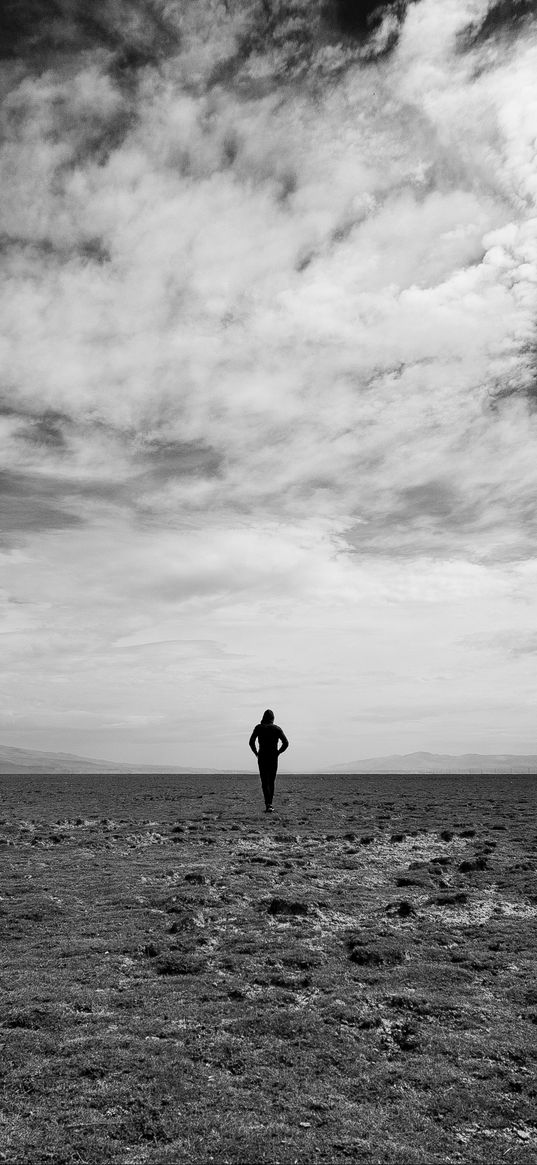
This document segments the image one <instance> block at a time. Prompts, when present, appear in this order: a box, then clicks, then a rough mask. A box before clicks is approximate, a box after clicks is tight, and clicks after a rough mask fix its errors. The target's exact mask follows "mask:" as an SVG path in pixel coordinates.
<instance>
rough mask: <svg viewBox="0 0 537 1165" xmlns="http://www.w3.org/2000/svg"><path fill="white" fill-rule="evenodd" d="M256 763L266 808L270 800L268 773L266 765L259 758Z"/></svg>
mask: <svg viewBox="0 0 537 1165" xmlns="http://www.w3.org/2000/svg"><path fill="white" fill-rule="evenodd" d="M257 763H258V765H259V776H260V777H261V788H262V789H263V796H264V798H265V809H268V807H269V805H270V802H271V798H270V790H269V775H268V772H267V765H266V764H263V763H262V761H261V760H258V762H257Z"/></svg>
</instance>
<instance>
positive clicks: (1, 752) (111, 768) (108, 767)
mask: <svg viewBox="0 0 537 1165" xmlns="http://www.w3.org/2000/svg"><path fill="white" fill-rule="evenodd" d="M304 771H305V770H304ZM308 771H309V772H312V773H317V774H318V775H319V776H320V775H322V774H330V773H332V774H334V776H338V775H341V776H343V775H345V774H348V775H349V776H351V775H353V774H354V773H356V775H360V774H364V775H365V774H367V773H371V774H375V773H394V774H401V775H405V774H409V775H410V774H412V773H415V774H419V773H423V774H427V773H430V774H434V773H438V774H441V773H459V774H464V773H468V774H471V773H481V772H482V773H487V772H490V773H506V774H509V773H513V774H514V773H517V772H524V773H528V772H530V773H536V774H537V754H535V753H478V752H468V753H461V754H459V755H454V754H452V753H433V752H424V751H421V752H410V753H403V754H400V753H394V754H392V755H390V756H376V757H366V758H365V759H364V760H358V761H347V762H345V763H343V764H337V765H324V766H323V767H322V768H320V769H310V770H308ZM230 772H233V773H242V774H245V773H247V772H249V770H246V769H215V768H209V767H207V768H199V767H198V768H191V767H188V766H185V765H135V764H129V763H125V762H123V763H121V762H116V761H107V760H100V759H96V758H94V757H81V756H77V755H76V754H75V753H69V752H44V751H40V750H36V749H29V748H15V747H12V746H11V745H4V744H0V774H4V775H6V774H11V775H16V774H17V773H20V774H24V773H28V774H30V773H36V774H39V773H42V774H50V775H53V774H55V773H58V774H60V773H67V774H68V773H73V774H75V773H79V774H83V773H88V774H90V775H91V774H92V773H94V774H95V775H97V774H99V773H111V774H113V773H117V774H118V775H121V774H122V773H123V774H125V775H128V774H129V773H131V774H133V773H147V774H148V775H150V774H151V773H153V774H158V773H169V774H173V773H177V774H178V775H180V774H181V773H185V774H192V775H196V774H199V775H202V774H204V773H207V774H209V775H210V774H215V775H217V774H222V775H225V774H226V773H230ZM291 774H292V770H290V775H291ZM297 775H299V774H298V773H297Z"/></svg>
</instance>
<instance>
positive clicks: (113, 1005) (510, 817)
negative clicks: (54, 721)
mask: <svg viewBox="0 0 537 1165" xmlns="http://www.w3.org/2000/svg"><path fill="white" fill-rule="evenodd" d="M536 791H537V781H536V779H535V778H534V777H528V776H520V777H499V776H490V777H487V776H485V775H483V776H479V777H429V778H427V777H409V776H405V777H374V778H373V777H357V778H356V777H355V778H353V777H347V776H345V777H342V776H338V777H290V776H281V777H280V778H279V781H278V785H277V796H276V801H275V807H276V812H275V813H274V814H273V815H272V816H268V815H265V814H264V812H263V811H262V810H263V804H262V797H261V790H260V787H259V781H258V779H257V778H255V777H252V778H249V777H242V776H240V777H239V776H220V777H203V778H200V777H182V776H181V777H179V776H162V777H148V776H144V777H130V776H125V777H118V776H106V777H99V778H96V777H86V776H84V777H79V776H73V777H64V776H61V777H60V776H58V777H42V776H39V777H37V776H36V777H26V776H25V777H21V776H17V777H1V778H0V798H1V800H0V862H1V867H0V868H1V880H0V933H1V944H0V965H1V977H2V997H1V1013H0V1053H1V1054H0V1077H1V1082H2V1102H1V1108H0V1161H6V1162H23V1163H25V1162H32V1165H33V1163H37V1162H45V1161H54V1162H58V1163H61V1162H66V1163H67V1162H69V1163H71V1162H91V1163H92V1165H93V1163H95V1165H96V1163H97V1162H105V1163H106V1162H118V1163H119V1162H122V1163H125V1165H134V1163H135V1162H150V1163H155V1165H156V1163H160V1162H163V1163H172V1162H180V1163H182V1162H193V1163H201V1162H206V1161H207V1162H219V1163H222V1165H223V1163H224V1162H230V1163H231V1162H233V1163H238V1162H244V1163H246V1162H253V1163H257V1162H271V1163H277V1162H282V1163H286V1165H287V1163H291V1162H299V1163H302V1162H304V1163H305V1162H310V1161H314V1162H315V1161H319V1162H325V1163H327V1162H330V1163H331V1162H334V1163H337V1162H344V1161H353V1162H368V1163H369V1162H371V1163H373V1162H379V1163H382V1165H384V1163H385V1162H386V1163H388V1162H393V1163H403V1162H405V1163H406V1162H409V1163H413V1162H423V1163H424V1165H425V1163H427V1165H434V1163H436V1162H438V1165H440V1163H442V1165H444V1163H445V1162H487V1163H488V1165H494V1163H500V1162H502V1163H503V1162H506V1161H508V1162H513V1163H522V1162H524V1163H525V1165H526V1163H528V1162H534V1161H537V1104H536V1096H537V1072H536V1064H535V1060H536V1058H537V1039H536V1036H537V1028H536V1024H537V984H536V980H535V947H536V933H537V927H536V916H537V885H536V881H535V870H536V859H537V832H536V830H537V824H536V816H535V808H536V801H537V797H536Z"/></svg>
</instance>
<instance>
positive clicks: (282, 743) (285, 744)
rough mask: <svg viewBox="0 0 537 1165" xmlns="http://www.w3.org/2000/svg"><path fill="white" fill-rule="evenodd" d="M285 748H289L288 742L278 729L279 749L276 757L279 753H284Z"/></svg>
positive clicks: (283, 733)
mask: <svg viewBox="0 0 537 1165" xmlns="http://www.w3.org/2000/svg"><path fill="white" fill-rule="evenodd" d="M286 748H289V741H288V739H287V737H286V735H285V732H282V730H281V728H280V748H279V749H278V756H279V755H280V753H281V752H285V750H286Z"/></svg>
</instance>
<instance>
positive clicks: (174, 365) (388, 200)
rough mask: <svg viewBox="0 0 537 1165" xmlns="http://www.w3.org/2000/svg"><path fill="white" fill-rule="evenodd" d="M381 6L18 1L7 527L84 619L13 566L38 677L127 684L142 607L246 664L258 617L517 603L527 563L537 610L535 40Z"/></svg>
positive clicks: (11, 70) (452, 7)
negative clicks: (101, 677) (55, 622)
mask: <svg viewBox="0 0 537 1165" xmlns="http://www.w3.org/2000/svg"><path fill="white" fill-rule="evenodd" d="M372 7H373V6H371V5H365V6H362V8H361V9H360V16H359V18H355V16H354V15H353V14H354V13H355V12H356V11H357V8H356V7H353V8H352V12H351V8H350V6H349V5H345V4H333V5H331V6H328V7H326V6H323V5H321V4H319V5H317V4H315V5H306V4H304V3H302V2H301V0H297V3H295V4H293V5H291V4H287V3H281V4H274V5H269V6H267V5H259V4H254V3H252V4H242V5H240V4H238V3H235V2H234V0H230V2H229V3H228V4H217V3H212V0H211V2H209V0H207V2H206V3H205V2H204V3H202V4H199V5H180V4H176V3H172V4H167V5H161V4H157V3H154V4H142V3H140V4H136V5H130V6H125V5H122V4H119V3H117V4H116V3H114V4H106V5H105V4H103V5H101V4H98V5H96V6H95V7H94V9H92V16H91V20H90V19H89V18H88V16H87V6H82V5H79V4H77V3H75V2H74V0H73V2H72V3H67V0H65V2H62V3H60V2H59V0H58V3H56V4H55V5H54V10H53V18H52V19H46V16H47V13H48V15H49V17H50V8H49V6H47V8H46V11H45V6H44V5H41V4H40V3H38V2H37V0H36V2H35V3H34V5H33V7H32V6H26V5H25V4H22V5H20V6H19V8H18V10H17V13H15V10H14V9H10V10H9V12H10V13H11V15H9V20H10V21H11V24H10V27H9V29H8V32H9V36H8V38H7V40H6V42H5V43H6V45H7V52H8V55H9V58H10V59H9V60H7V61H6V62H5V63H4V68H3V85H4V102H3V112H2V123H1V128H2V139H1V146H0V174H1V180H2V184H3V190H4V198H3V202H2V206H1V207H0V241H1V245H2V249H3V259H4V262H3V267H2V275H1V280H0V310H1V311H2V318H3V321H4V328H3V336H2V339H1V340H0V362H1V364H2V411H1V413H0V448H1V450H2V465H3V471H2V472H3V477H2V484H3V500H4V507H3V511H2V513H3V520H4V529H5V539H6V541H5V545H6V547H7V548H8V549H9V554H10V563H11V564H13V563H15V562H16V561H17V557H16V556H17V554H19V553H20V554H22V555H23V556H24V555H28V559H27V562H31V563H32V566H31V570H32V572H35V573H36V576H38V578H39V589H40V590H41V591H42V592H43V593H44V594H46V595H47V597H48V598H47V601H49V602H50V603H51V604H52V607H53V608H54V609H58V611H60V609H61V614H60V615H59V621H60V625H61V630H60V631H59V632H58V635H57V637H55V632H53V631H51V630H50V627H49V626H48V625H47V624H48V619H49V617H48V616H47V615H46V614H44V613H43V610H42V609H41V608H40V607H39V604H38V603H37V588H36V590H33V589H32V588H31V587H30V585H29V584H26V589H25V586H24V584H23V582H22V573H23V571H24V569H29V568H28V566H26V568H25V567H23V568H21V570H19V569H17V570H16V571H15V572H14V573H13V575H12V580H13V586H14V587H15V591H14V594H15V597H24V596H26V598H28V599H29V600H30V601H31V603H32V604H33V603H34V602H35V603H36V607H35V619H34V618H33V617H32V620H31V621H30V626H29V628H28V629H27V631H26V632H25V634H26V636H27V637H26V638H23V639H20V640H18V641H17V642H18V644H19V649H20V651H21V654H22V657H24V658H26V654H25V653H26V652H27V651H30V653H31V652H32V651H33V650H39V651H41V650H42V658H43V660H46V659H47V658H49V659H52V658H54V659H61V658H63V655H62V652H63V647H62V644H61V640H62V638H66V640H67V641H68V643H69V644H71V645H72V650H73V653H74V655H75V656H76V657H77V658H78V655H79V654H80V655H81V656H82V657H83V655H84V651H83V645H84V644H86V648H87V650H88V651H89V652H90V654H91V652H92V651H96V652H102V655H99V660H100V666H102V667H104V666H105V665H104V662H103V661H104V659H105V658H106V653H107V652H108V651H109V650H110V643H111V641H112V640H113V638H114V633H113V627H114V624H115V623H116V622H117V621H120V622H121V628H120V629H118V635H119V636H121V635H123V636H124V637H127V638H128V636H129V635H135V636H136V635H141V636H142V638H143V637H144V636H145V635H148V636H149V639H148V642H150V641H151V634H152V632H151V626H152V625H153V624H156V625H160V622H161V621H163V622H164V624H165V628H166V629H165V632H163V635H164V638H165V639H167V640H168V641H169V642H177V641H178V640H181V641H183V640H184V638H185V636H184V634H183V632H184V627H182V629H181V634H178V633H177V631H174V628H173V626H170V620H171V622H172V623H173V618H174V615H173V612H177V611H182V610H183V609H187V608H188V610H189V611H191V612H192V611H194V610H196V611H197V612H199V613H201V611H202V610H205V611H206V612H207V618H211V619H212V618H213V617H214V618H216V614H215V613H216V612H217V611H220V617H221V619H222V624H221V628H220V631H218V632H215V636H214V642H215V643H220V646H221V649H222V650H223V651H228V650H230V648H229V644H227V646H226V644H225V642H224V640H225V634H224V632H223V631H222V627H223V626H224V624H225V620H226V618H228V617H229V618H232V619H233V620H234V619H238V618H239V614H238V612H239V611H242V612H243V617H244V618H245V619H246V621H247V622H248V625H250V622H249V620H250V618H252V619H253V621H254V623H255V620H256V619H262V618H263V617H266V616H267V612H270V617H271V618H272V617H273V616H274V617H275V618H276V613H277V612H279V613H280V616H281V618H282V619H284V620H285V619H289V620H291V622H292V621H293V620H296V619H297V618H299V615H298V612H299V611H300V608H301V604H302V605H303V606H304V607H305V608H306V609H307V610H308V611H310V612H315V620H318V619H319V618H321V619H324V618H325V617H326V618H328V615H326V616H325V614H321V612H323V611H324V612H325V613H326V612H330V613H331V614H330V618H336V617H337V618H339V612H340V611H341V609H344V608H346V609H347V610H349V611H350V610H354V608H355V606H358V607H359V606H360V604H361V603H364V602H365V603H366V604H371V605H372V606H374V604H375V602H376V601H377V600H376V598H375V595H376V596H380V599H379V602H380V604H381V605H382V604H387V605H389V604H396V605H397V604H405V603H407V602H408V603H412V602H417V603H421V604H423V605H424V606H425V605H429V604H430V605H431V606H434V604H435V602H436V603H438V604H440V605H441V604H442V603H443V602H446V603H449V602H451V601H452V599H453V601H454V602H457V603H468V604H471V603H472V602H473V601H474V596H475V594H476V592H479V593H482V592H485V593H486V595H487V596H488V598H487V602H488V601H490V603H493V602H494V601H495V599H494V597H493V596H494V595H496V594H497V585H498V584H497V579H498V577H499V576H498V575H497V574H496V573H495V572H496V571H499V572H500V575H501V577H502V579H503V580H504V582H502V584H501V587H500V591H501V594H502V596H504V595H505V588H507V591H508V590H509V587H510V586H512V587H513V592H512V594H513V597H512V602H513V604H515V605H517V604H518V603H519V599H518V597H517V594H518V592H517V588H516V585H515V584H514V583H513V577H512V576H510V575H509V569H510V564H513V566H514V567H515V566H516V568H517V569H518V564H519V563H521V562H524V561H526V562H528V563H531V561H532V559H533V558H534V553H535V549H534V548H535V533H536V530H535V512H534V511H535V507H534V498H535V489H536V485H537V482H536V469H535V466H536V465H537V460H536V452H537V440H536V438H537V434H536V425H537V416H536V414H535V411H534V402H535V309H536V305H537V293H536V284H537V274H536V258H537V183H536V180H535V156H534V140H533V139H534V130H533V123H534V118H532V116H531V111H532V110H533V109H534V108H537V104H536V103H537V93H536V86H535V76H536V70H537V31H536V27H535V22H534V21H533V20H532V19H531V13H529V12H526V9H525V7H524V5H523V4H518V5H517V4H514V5H512V6H511V9H510V11H509V12H508V6H506V5H491V4H489V3H487V2H486V0H475V2H474V0H472V3H469V2H467V0H449V3H446V4H444V5H442V6H440V7H439V5H438V4H437V3H436V2H435V0H420V2H419V3H413V4H409V5H403V4H392V5H387V6H382V7H381V8H380V9H378V8H375V13H373V12H372ZM127 9H128V13H127ZM370 9H371V11H370ZM31 13H33V19H32V20H30V14H31ZM127 14H128V20H127V21H126V17H127ZM522 18H524V22H523V35H520V32H521V28H522V26H521V20H522ZM306 27H307V29H308V32H307V35H306V34H305V29H306ZM507 27H509V29H510V35H509V44H508V49H507V48H506V39H505V31H506V29H507ZM303 33H304V35H303ZM500 34H501V35H500ZM284 78H285V80H284ZM291 79H292V83H290V81H291ZM504 570H505V571H506V572H507V573H505V574H503V573H502V572H503V571H504ZM58 579H60V581H58ZM505 580H507V581H505ZM435 596H436V599H435ZM449 596H451V597H452V599H451V598H450V597H449ZM502 602H503V598H502ZM151 605H152V606H153V608H154V614H153V615H151V613H150V609H151ZM32 609H33V608H32ZM368 609H369V608H368ZM383 609H384V607H383ZM163 612H166V613H165V614H163ZM230 612H232V615H230ZM177 618H178V619H179V622H181V618H182V616H181V615H178V616H177ZM200 618H201V614H200ZM312 618H313V615H312ZM276 621H277V619H276ZM39 628H41V631H40V630H39ZM21 635H22V632H21ZM186 638H188V636H186ZM205 638H206V636H205V635H204V633H203V629H201V631H200V635H199V639H200V640H205ZM157 639H158V636H157ZM10 642H11V644H12V647H13V650H14V651H15V641H14V640H12V641H10ZM40 645H41V646H40ZM243 646H244V645H243ZM151 650H153V649H151ZM155 650H156V649H155ZM164 650H165V649H164V648H162V649H160V648H159V649H158V651H161V652H164ZM166 650H168V649H166ZM173 650H174V649H172V648H170V651H173ZM47 653H49V654H48V655H47ZM15 654H16V651H15ZM149 654H150V652H149ZM239 654H241V652H239ZM269 654H270V652H269ZM116 662H117V661H116ZM43 666H45V664H44V665H43ZM114 666H116V665H115V664H114ZM118 666H119V664H118ZM148 666H149V665H148ZM154 666H155V671H158V668H157V664H156V663H155V665H154ZM170 666H172V665H171V664H170ZM151 667H153V663H151ZM309 670H310V673H311V668H310V669H309ZM152 674H153V673H152ZM274 674H275V675H277V674H278V670H277V668H276V667H275V672H274ZM297 674H298V673H297ZM234 682H236V683H238V682H239V680H238V677H235V680H234ZM286 682H289V683H292V679H291V677H290V673H289V675H288V676H287V680H286ZM300 682H303V681H302V678H301V680H300ZM125 690H126V688H125ZM396 703H397V701H394V704H393V706H394V707H395V705H396ZM137 714H139V715H140V716H142V715H143V712H142V711H141V710H140V711H139V713H137ZM118 722H119V721H118Z"/></svg>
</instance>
